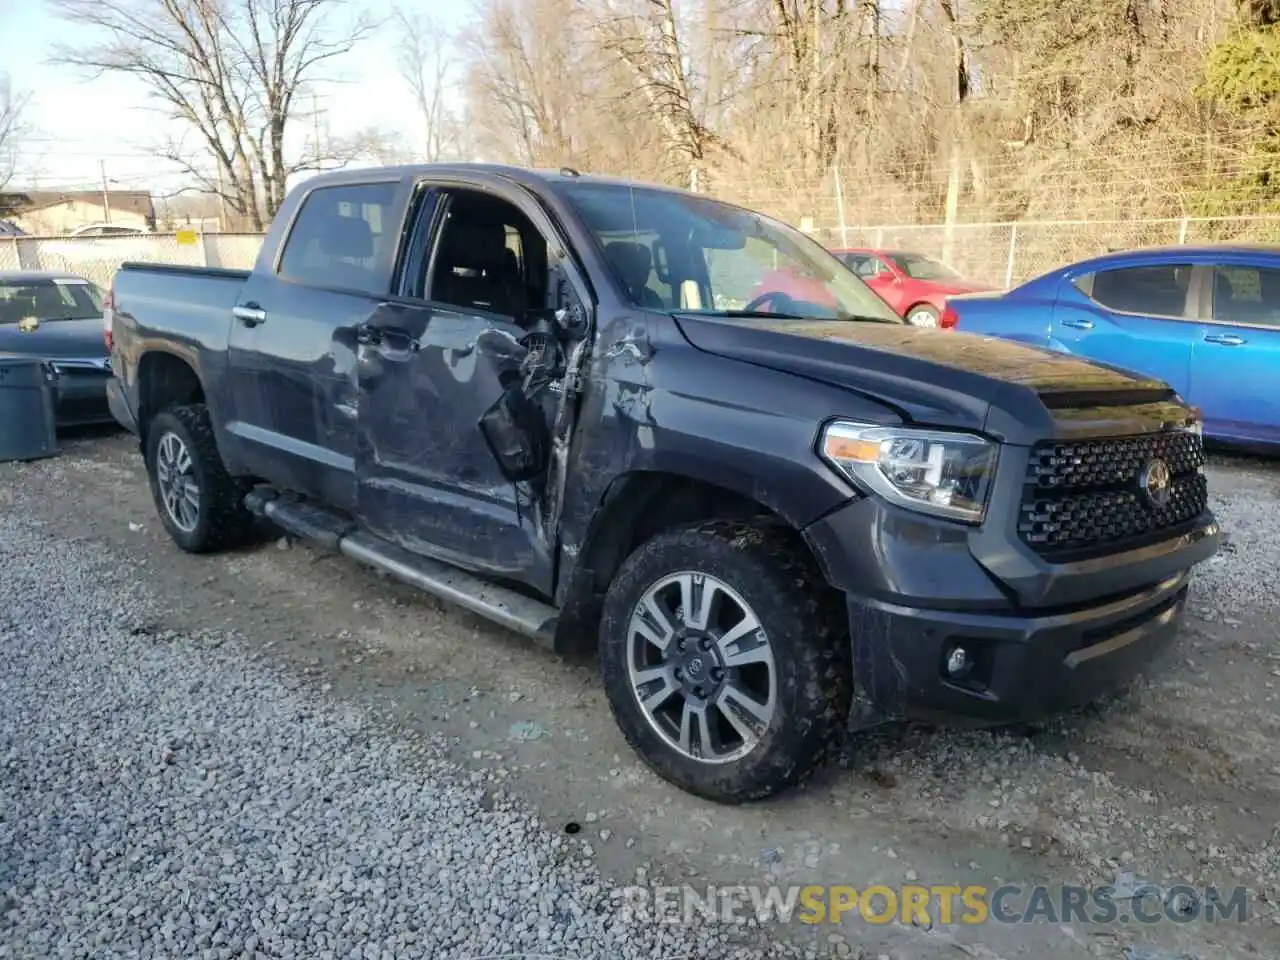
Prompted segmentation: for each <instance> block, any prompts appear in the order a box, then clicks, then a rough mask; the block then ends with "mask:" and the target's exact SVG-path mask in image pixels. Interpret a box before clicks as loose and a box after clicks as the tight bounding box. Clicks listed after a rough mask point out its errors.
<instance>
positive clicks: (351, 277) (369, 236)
mask: <svg viewBox="0 0 1280 960" xmlns="http://www.w3.org/2000/svg"><path fill="white" fill-rule="evenodd" d="M319 239H320V243H319V246H320V254H321V255H322V256H323V257H325V259H326V260H328V261H329V263H328V264H327V265H326V267H327V269H328V270H330V271H332V273H331V277H332V279H331V281H330V282H331V283H332V284H333V285H334V286H336V287H351V288H353V289H356V290H362V289H364V288H365V287H366V286H367V285H368V283H369V272H370V266H371V264H370V263H369V261H370V260H372V259H373V256H374V243H373V229H372V228H371V227H370V226H369V221H367V220H365V219H364V218H363V217H349V216H343V215H342V214H334V215H333V216H332V217H329V218H328V219H327V221H326V222H325V224H324V225H323V226H322V227H321V229H320V231H319Z"/></svg>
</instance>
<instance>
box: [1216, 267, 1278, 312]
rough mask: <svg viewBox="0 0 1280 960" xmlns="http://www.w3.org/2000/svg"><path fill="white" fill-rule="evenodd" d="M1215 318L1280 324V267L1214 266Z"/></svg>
mask: <svg viewBox="0 0 1280 960" xmlns="http://www.w3.org/2000/svg"><path fill="white" fill-rule="evenodd" d="M1213 319H1215V320H1221V321H1223V322H1225V323H1253V324H1263V325H1266V326H1271V327H1276V326H1280V270H1266V269H1259V268H1257V267H1243V266H1241V267H1237V266H1225V265H1224V266H1219V267H1214V269H1213Z"/></svg>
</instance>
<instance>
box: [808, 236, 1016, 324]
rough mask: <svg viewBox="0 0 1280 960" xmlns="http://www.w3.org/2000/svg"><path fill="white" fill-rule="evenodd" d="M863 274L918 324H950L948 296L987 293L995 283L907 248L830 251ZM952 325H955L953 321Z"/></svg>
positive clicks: (889, 301)
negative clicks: (969, 277)
mask: <svg viewBox="0 0 1280 960" xmlns="http://www.w3.org/2000/svg"><path fill="white" fill-rule="evenodd" d="M831 252H832V253H834V254H835V255H836V256H837V257H839V258H840V259H841V260H842V261H844V263H845V265H846V266H848V267H849V269H851V270H852V271H853V272H854V273H856V274H857V275H858V276H859V277H861V278H862V279H863V280H864V281H865V282H866V284H867V286H869V287H870V288H871V289H872V290H874V291H875V292H876V293H878V294H880V296H881V297H882V298H883V299H884V300H885V302H886V303H888V304H889V306H891V307H892V308H893V309H894V310H895V311H896V312H897V313H898V314H899V316H903V317H906V319H907V322H908V323H911V324H914V325H916V326H919V327H936V326H939V325H941V326H948V325H949V324H947V323H946V322H945V321H946V319H950V318H949V317H948V318H944V317H943V310H944V308H945V306H946V303H945V301H946V298H947V297H949V296H954V295H955V294H958V293H985V292H987V291H991V290H995V289H997V288H996V287H993V286H991V285H990V284H986V283H978V282H977V281H974V280H966V279H965V278H964V277H962V276H960V274H958V273H956V272H955V271H954V270H952V269H951V268H950V267H948V266H947V265H946V264H945V263H942V262H941V261H940V260H935V259H933V258H932V257H926V256H924V255H923V254H919V253H909V252H907V251H905V250H871V249H865V248H858V249H849V250H833V251H831ZM950 325H954V322H953V323H952V324H950Z"/></svg>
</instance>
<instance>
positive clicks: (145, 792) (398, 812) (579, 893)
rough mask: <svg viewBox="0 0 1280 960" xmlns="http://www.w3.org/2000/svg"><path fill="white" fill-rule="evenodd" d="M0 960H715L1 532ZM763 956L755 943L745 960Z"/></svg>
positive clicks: (276, 685) (347, 713) (128, 600)
mask: <svg viewBox="0 0 1280 960" xmlns="http://www.w3.org/2000/svg"><path fill="white" fill-rule="evenodd" d="M0 553H2V557H0V595H4V596H6V597H8V598H10V601H11V602H10V604H9V606H8V609H7V610H6V611H5V612H4V613H3V615H0V657H2V658H3V660H4V662H5V664H6V665H7V666H6V668H5V670H4V673H3V675H2V677H0V730H3V731H4V732H3V735H0V768H3V778H0V891H2V893H0V914H2V915H3V917H4V924H3V926H0V933H3V940H4V943H3V945H0V956H29V957H73V956H74V957H87V956H117V955H125V956H141V957H190V956H206V955H207V956H213V957H219V958H230V957H239V956H245V955H247V956H272V957H290V956H292V957H305V958H324V957H365V958H375V957H376V958H382V960H385V958H400V957H411V956H414V957H480V956H497V955H504V954H509V953H524V954H525V955H530V954H534V953H537V954H548V955H564V956H571V957H655V956H685V955H688V956H695V957H703V956H713V955H721V954H722V953H723V951H722V949H721V948H722V947H723V939H722V937H721V936H720V931H716V930H705V929H704V930H701V931H699V930H697V929H693V928H687V927H674V928H669V929H663V928H657V927H652V926H650V927H640V926H634V925H628V924H627V923H625V922H623V920H622V919H620V917H621V914H620V913H619V911H618V910H617V909H616V904H615V903H614V901H612V900H611V898H610V890H609V888H608V887H607V885H605V884H603V883H602V882H601V878H600V876H599V874H598V872H597V870H596V869H595V867H594V865H593V864H592V862H591V857H590V856H589V848H588V846H587V844H586V842H585V841H580V840H569V839H566V838H564V837H562V836H560V835H557V834H554V833H551V832H549V831H547V830H546V829H545V828H543V827H542V826H541V825H540V824H539V823H538V821H537V819H536V817H534V816H532V815H531V814H529V813H528V812H526V811H524V810H522V809H521V808H520V806H519V805H518V804H516V803H515V802H514V801H513V800H511V799H510V798H509V797H508V796H507V795H506V794H505V793H503V791H502V790H501V789H497V788H496V785H495V783H494V782H493V779H494V778H493V777H492V776H490V775H488V774H487V773H485V772H482V771H481V772H473V773H467V772H465V771H463V770H461V769H459V768H458V767H457V766H456V765H454V764H452V763H451V762H449V761H447V760H446V759H443V756H442V749H441V747H442V745H441V744H440V743H439V742H438V741H433V740H431V739H426V738H423V739H419V740H409V741H405V740H404V739H403V738H400V739H390V738H388V737H387V736H386V735H385V733H384V732H383V730H382V729H381V728H380V726H379V724H378V723H377V722H376V720H375V719H374V718H372V717H370V716H369V715H368V714H367V713H366V712H364V711H360V710H356V709H344V708H343V707H342V706H341V705H339V704H334V703H328V702H325V700H324V699H323V698H318V697H315V696H313V695H310V694H308V693H307V692H305V691H303V690H300V689H299V688H298V686H297V684H293V683H288V682H287V681H285V680H283V679H282V678H280V677H277V676H274V675H273V674H272V672H271V671H270V670H269V669H267V668H265V667H264V666H263V665H262V664H260V663H256V662H254V661H253V660H252V659H246V657H245V649H244V645H243V643H242V642H241V640H240V638H238V637H236V636H234V635H229V634H225V633H222V632H217V631H205V632H200V633H193V634H182V633H177V632H173V631H160V632H154V631H153V628H151V627H150V626H148V623H149V617H150V615H151V614H152V613H153V611H154V607H155V605H154V603H152V602H151V600H150V598H149V597H148V595H147V593H146V591H145V590H143V589H141V588H140V587H139V585H138V581H136V580H135V579H134V578H133V577H132V576H127V575H126V576H122V575H121V568H119V567H118V566H116V565H113V564H112V562H111V559H110V558H109V557H108V556H106V555H105V554H104V552H103V551H102V550H101V549H98V548H96V547H93V546H91V545H86V544H65V543H64V544H59V543H57V542H56V541H55V540H53V539H52V538H51V537H50V536H49V534H48V533H47V531H45V530H44V529H42V528H41V526H39V525H36V524H33V523H29V522H19V521H17V520H15V519H13V518H12V517H8V518H5V519H3V520H0ZM739 955H742V956H748V955H749V956H756V955H759V951H750V952H745V951H744V952H741V953H740V954H739Z"/></svg>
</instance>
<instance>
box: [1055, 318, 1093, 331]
mask: <svg viewBox="0 0 1280 960" xmlns="http://www.w3.org/2000/svg"><path fill="white" fill-rule="evenodd" d="M1062 325H1063V326H1064V327H1075V328H1076V329H1077V330H1092V329H1093V321H1092V320H1063V321H1062Z"/></svg>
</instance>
